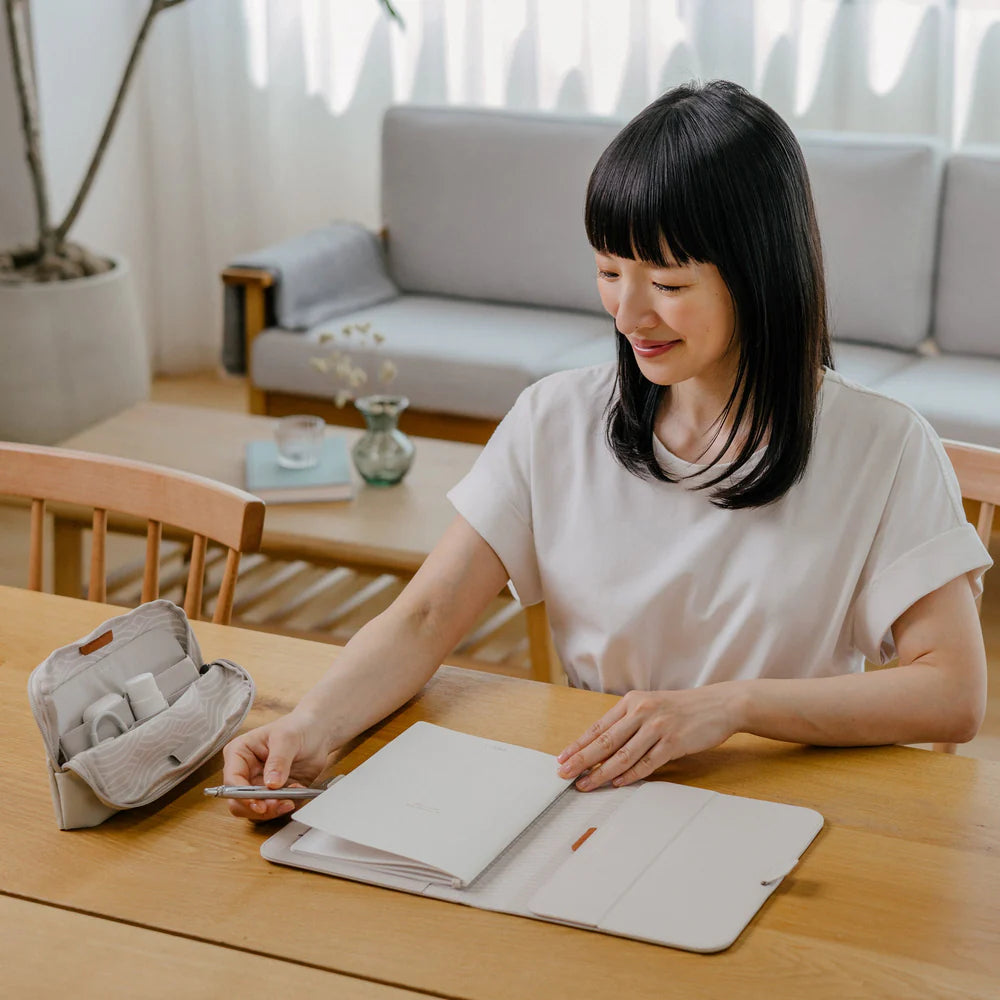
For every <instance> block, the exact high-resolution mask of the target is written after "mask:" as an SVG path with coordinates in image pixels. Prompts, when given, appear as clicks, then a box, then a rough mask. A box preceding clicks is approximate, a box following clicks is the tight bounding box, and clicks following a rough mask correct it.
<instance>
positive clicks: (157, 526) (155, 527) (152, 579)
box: [142, 519, 163, 601]
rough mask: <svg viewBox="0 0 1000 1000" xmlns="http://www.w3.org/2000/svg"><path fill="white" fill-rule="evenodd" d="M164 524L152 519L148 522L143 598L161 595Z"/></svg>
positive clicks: (154, 598)
mask: <svg viewBox="0 0 1000 1000" xmlns="http://www.w3.org/2000/svg"><path fill="white" fill-rule="evenodd" d="M162 536H163V525H162V524H161V523H160V522H159V521H154V520H152V519H150V520H149V521H148V522H147V523H146V567H145V570H144V571H143V574H142V599H143V601H155V600H156V598H157V597H159V596H160V539H161V537H162Z"/></svg>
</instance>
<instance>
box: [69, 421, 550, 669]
mask: <svg viewBox="0 0 1000 1000" xmlns="http://www.w3.org/2000/svg"><path fill="white" fill-rule="evenodd" d="M274 423H275V420H274V419H273V418H270V417H259V416H251V415H250V414H244V413H233V412H230V411H225V410H215V409H207V408H202V407H193V406H177V405H172V404H167V403H149V402H147V403H140V404H138V405H137V406H134V407H132V408H131V409H129V410H125V411H124V412H122V413H119V414H117V415H116V416H114V417H111V418H110V419H108V420H105V421H104V422H102V423H100V424H96V425H94V426H93V427H90V428H88V429H87V430H85V431H83V432H81V433H80V434H76V435H74V436H73V437H71V438H69V439H67V440H66V441H64V442H62V445H63V446H64V447H66V448H76V449H79V450H81V451H93V452H100V453H103V454H107V455H115V456H119V457H122V458H132V459H138V460H141V461H145V462H155V463H157V464H159V465H165V466H169V467H171V468H176V469H183V470H185V471H187V472H194V473H197V474H198V475H202V476H208V477H209V478H211V479H217V480H220V481H222V482H225V483H230V484H232V485H234V486H239V487H243V486H244V475H243V469H244V465H243V455H244V448H245V445H246V443H247V442H248V441H251V440H254V439H256V438H269V437H271V435H272V433H273V426H274ZM328 433H331V434H338V435H342V436H344V437H345V438H347V440H348V446H350V445H351V444H353V442H354V441H355V440H357V438H358V437H359V436H360V435H361V433H362V432H361V431H360V430H355V429H353V428H347V427H336V428H331V429H330V430H329V432H328ZM413 440H414V443H415V445H416V457H415V459H414V463H413V467H412V468H411V469H410V472H409V474H408V475H407V477H406V479H404V480H403V482H402V483H400V484H399V485H398V486H393V487H390V488H377V487H372V486H368V485H367V484H365V483H364V482H363V481H362V480H361V479H360V478H358V479H357V483H358V488H357V491H356V496H355V498H354V499H353V500H350V501H343V502H337V503H314V504H273V505H269V506H268V508H267V515H266V517H265V519H264V537H263V540H262V543H261V552H262V553H263V554H264V555H266V556H269V557H272V558H274V559H286V560H287V559H292V560H303V561H305V562H308V563H311V564H313V565H318V566H330V567H347V568H351V569H357V570H361V571H368V572H370V571H375V572H379V573H392V574H395V575H397V576H402V577H404V578H408V577H410V576H412V575H413V574H414V573H415V572H416V570H417V568H418V567H419V566H420V564H421V563H422V562H423V561H424V559H425V558H426V556H427V554H428V553H429V552H430V550H431V548H432V547H433V546H434V545H435V544H436V542H437V540H438V539H439V538H440V537H441V535H442V534H443V533H444V531H445V529H446V528H447V526H448V524H449V523H450V522H451V520H452V519H453V518H454V516H455V512H454V509H453V508H452V506H451V504H450V503H449V502H448V500H447V499H446V496H445V494H446V493H447V491H448V490H449V489H450V488H451V487H452V486H454V485H455V483H457V482H458V481H459V480H460V479H461V478H462V476H464V475H465V473H466V472H467V471H468V470H469V469H470V468H471V467H472V464H473V462H474V461H475V460H476V457H477V456H478V455H479V453H480V451H481V450H482V449H481V447H480V446H479V445H473V444H465V443H461V442H456V441H443V440H439V439H436V438H414V439H413ZM355 475H356V473H355ZM89 524H90V514H89V512H79V513H75V512H72V511H63V510H60V511H58V512H56V513H55V516H54V545H53V550H54V551H53V556H54V567H53V587H54V590H55V592H56V593H57V594H65V595H68V596H74V597H76V596H79V594H80V581H81V580H82V578H83V563H82V540H83V532H84V530H85V529H86V528H87V527H89ZM109 527H111V528H114V529H116V530H119V531H126V532H130V531H134V532H136V533H140V532H144V531H145V525H144V524H139V523H138V522H136V523H130V522H129V521H128V519H123V518H112V519H111V520H110V521H109ZM524 610H525V616H526V624H527V631H528V641H529V647H530V659H531V675H532V677H534V678H535V679H537V680H549V679H551V678H552V676H553V675H552V670H553V657H552V654H551V646H550V641H549V637H548V636H549V633H548V623H547V620H546V617H545V611H544V608H543V607H541V606H540V605H539V606H534V607H530V608H526V609H524Z"/></svg>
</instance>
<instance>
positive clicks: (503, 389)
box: [253, 295, 609, 420]
mask: <svg viewBox="0 0 1000 1000" xmlns="http://www.w3.org/2000/svg"><path fill="white" fill-rule="evenodd" d="M351 323H371V325H372V330H373V331H374V330H377V331H379V332H380V333H382V334H384V335H385V338H386V340H385V343H384V344H383V345H382V347H381V348H379V349H378V350H375V349H374V348H372V347H361V346H359V347H357V348H354V349H350V350H349V351H348V353H349V354H350V356H351V358H352V360H353V362H354V363H355V364H358V365H361V366H362V367H364V368H365V369H366V370H367V371H368V373H369V375H370V376H372V377H374V376H375V375H377V367H378V363H379V361H380V360H381V359H383V358H387V359H391V360H392V361H393V363H394V364H395V365H396V367H397V368H398V369H399V375H398V377H397V378H396V380H395V382H393V383H392V391H393V392H400V393H402V394H403V395H405V396H407V397H408V398H409V400H410V405H411V406H413V407H414V408H415V409H420V410H428V411H432V412H436V413H458V414H463V415H467V416H472V417H484V418H488V419H494V420H499V419H500V418H501V417H503V416H504V414H506V412H507V410H508V409H510V407H511V405H512V404H513V403H514V400H515V399H517V396H518V394H519V393H520V392H521V390H522V389H525V388H526V387H527V386H529V385H530V384H531V383H532V382H533V381H535V379H536V378H537V377H538V375H537V372H538V371H539V370H541V369H543V368H544V366H545V364H546V361H547V359H548V358H549V357H551V356H553V355H557V354H560V353H564V352H568V351H570V350H572V349H573V348H575V347H578V346H580V345H582V344H585V343H587V342H588V341H590V340H593V339H596V338H604V337H607V335H608V323H609V320H608V317H607V316H606V315H605V316H603V317H598V316H593V315H590V314H589V313H579V312H577V313H571V312H566V311H560V310H555V309H529V308H526V307H523V306H522V307H519V306H506V305H496V304H490V303H484V302H468V301H465V300H462V299H446V298H438V297H434V296H429V295H403V296H400V297H399V298H397V299H393V300H392V301H390V302H384V303H382V304H380V305H376V306H372V308H370V309H365V310H364V311H363V312H357V313H349V314H346V315H344V316H338V317H337V319H336V320H334V321H333V322H332V323H328V324H323V325H320V326H317V327H314V328H313V329H311V330H308V331H306V332H305V333H290V332H288V331H285V330H280V329H277V328H272V329H269V330H265V331H263V332H262V333H260V334H259V335H258V336H257V338H256V339H255V340H254V347H253V373H254V382H255V384H256V385H258V386H259V387H260V388H261V389H267V390H272V391H275V392H289V393H295V394H298V395H305V396H320V397H323V398H326V399H332V398H333V396H334V395H335V393H336V391H337V389H339V388H341V383H340V382H338V381H337V380H336V379H335V378H334V376H333V375H332V374H324V373H322V372H318V371H316V370H315V369H314V368H313V367H312V366H311V365H310V363H309V361H310V358H315V357H321V356H325V355H328V354H329V353H330V352H331V351H333V350H334V349H335V347H336V349H342V348H341V342H338V343H337V344H336V345H334V344H320V342H319V338H320V334H321V333H323V332H324V331H330V332H337V331H339V330H340V329H341V328H342V327H343V326H345V325H347V324H351ZM354 339H356V337H355V338H354ZM365 391H368V392H378V391H380V387H379V386H378V385H373V384H370V385H368V386H367V387H366V388H365V389H363V390H361V392H365Z"/></svg>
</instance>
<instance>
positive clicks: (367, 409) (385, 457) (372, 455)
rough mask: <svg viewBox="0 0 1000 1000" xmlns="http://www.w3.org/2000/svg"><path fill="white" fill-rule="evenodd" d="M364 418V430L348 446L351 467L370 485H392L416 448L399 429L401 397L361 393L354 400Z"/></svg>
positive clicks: (403, 406) (403, 401)
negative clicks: (350, 446) (351, 459)
mask: <svg viewBox="0 0 1000 1000" xmlns="http://www.w3.org/2000/svg"><path fill="white" fill-rule="evenodd" d="M354 405H355V406H356V407H357V408H358V410H359V411H360V413H361V415H362V416H363V417H364V418H365V427H366V430H365V433H364V434H362V435H361V437H360V438H359V439H358V440H357V441H356V442H355V445H354V447H353V448H352V449H351V457H352V458H353V459H354V467H355V468H356V469H357V470H358V472H359V474H360V475H361V478H362V479H364V481H365V482H366V483H369V484H370V485H372V486H395V485H396V483H398V482H400V480H402V478H403V476H405V475H406V473H407V472H409V470H410V465H411V464H412V463H413V455H414V453H415V452H416V448H415V447H414V445H413V442H412V441H411V440H410V439H409V438H408V437H407V436H406V435H405V434H404V433H403V432H402V431H401V430H400V429H399V427H398V423H399V417H400V414H401V413H402V412H403V411H404V410H405V409H406V408H407V407H408V406H409V405H410V401H409V400H408V399H407V398H406V397H405V396H380V395H376V396H362V397H361V398H360V399H356V400H355V401H354Z"/></svg>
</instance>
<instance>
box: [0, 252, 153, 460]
mask: <svg viewBox="0 0 1000 1000" xmlns="http://www.w3.org/2000/svg"><path fill="white" fill-rule="evenodd" d="M149 386H150V375H149V351H148V348H147V345H146V336H145V331H144V330H143V328H142V323H141V321H140V318H139V307H138V302H137V300H136V295H135V288H134V286H133V283H132V273H131V271H130V270H129V267H128V264H127V263H126V262H125V261H123V260H116V261H115V266H114V268H112V270H110V271H106V272H105V273H104V274H98V275H94V276H93V277H90V278H75V279H73V280H71V281H54V282H46V283H33V284H24V285H4V284H2V283H0V438H2V439H5V440H8V441H26V442H30V443H32V444H55V443H57V442H59V441H62V440H63V439H65V438H67V437H69V436H70V435H72V434H75V433H76V432H77V431H80V430H82V429H83V428H84V427H87V426H89V425H90V424H94V423H97V422H98V421H99V420H104V419H105V418H106V417H110V416H112V415H113V414H115V413H118V412H119V411H121V410H124V409H125V408H126V407H129V406H131V405H132V404H133V403H136V402H138V401H139V400H141V399H146V398H147V397H148V396H149Z"/></svg>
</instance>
